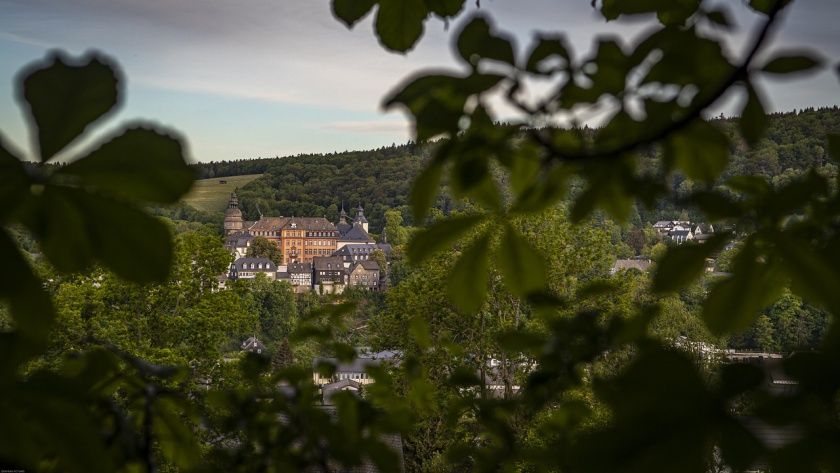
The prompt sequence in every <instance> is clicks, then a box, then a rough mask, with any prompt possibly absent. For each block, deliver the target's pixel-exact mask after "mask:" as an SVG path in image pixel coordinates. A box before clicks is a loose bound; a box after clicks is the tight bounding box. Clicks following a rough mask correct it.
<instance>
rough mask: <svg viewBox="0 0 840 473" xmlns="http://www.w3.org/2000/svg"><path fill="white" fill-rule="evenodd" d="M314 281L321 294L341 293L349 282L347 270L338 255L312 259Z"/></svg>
mask: <svg viewBox="0 0 840 473" xmlns="http://www.w3.org/2000/svg"><path fill="white" fill-rule="evenodd" d="M312 269H313V283H314V285H315V288H316V290H317V291H318V292H319V293H320V294H341V292H343V291H344V286H345V285H346V284H347V271H346V270H345V268H344V262H343V261H342V260H341V258H339V257H338V256H316V257H315V258H313V259H312Z"/></svg>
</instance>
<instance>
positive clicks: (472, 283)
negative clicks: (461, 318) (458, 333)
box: [447, 235, 490, 314]
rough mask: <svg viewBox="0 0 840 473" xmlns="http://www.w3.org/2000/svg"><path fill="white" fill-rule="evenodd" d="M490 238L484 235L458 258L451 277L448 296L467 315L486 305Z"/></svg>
mask: <svg viewBox="0 0 840 473" xmlns="http://www.w3.org/2000/svg"><path fill="white" fill-rule="evenodd" d="M489 244H490V236H489V235H484V236H482V237H481V238H479V239H478V240H476V241H475V242H474V243H473V244H472V245H470V246H469V247H468V248H467V249H466V250H464V252H463V253H462V254H461V257H460V258H458V261H457V262H456V263H455V266H454V267H453V268H452V272H451V273H450V275H449V285H448V286H447V294H448V295H449V299H450V300H452V302H453V303H454V304H455V306H456V307H457V308H458V309H459V310H460V311H462V312H464V313H465V314H473V313H475V312H476V311H478V309H480V308H481V306H482V304H484V299H485V298H486V296H487V277H488V272H489V268H488V264H487V247H488V246H489Z"/></svg>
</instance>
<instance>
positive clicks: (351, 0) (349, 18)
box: [332, 0, 377, 28]
mask: <svg viewBox="0 0 840 473" xmlns="http://www.w3.org/2000/svg"><path fill="white" fill-rule="evenodd" d="M376 1H377V0H333V2H332V12H333V16H335V17H336V18H338V19H339V20H341V22H342V23H344V24H345V25H347V27H348V28H352V27H353V25H355V24H356V22H358V21H359V20H361V19H362V18H364V16H365V15H367V14H368V12H370V10H371V9H373V6H374V5H376Z"/></svg>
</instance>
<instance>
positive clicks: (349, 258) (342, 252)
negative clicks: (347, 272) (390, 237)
mask: <svg viewBox="0 0 840 473" xmlns="http://www.w3.org/2000/svg"><path fill="white" fill-rule="evenodd" d="M376 250H382V252H383V253H384V254H385V257H386V258H389V257H390V256H391V245H389V244H388V243H375V244H373V245H369V244H360V243H353V244H349V245H344V246H342V247H341V248H339V249H338V250H337V251H336V252H335V253H333V254H332V256H338V257H340V258H341V260H342V261H344V267H345V268H349V267H350V266H351V265H353V263H357V262H359V261H367V260H369V259H370V257H371V255H372V254H373V252H374V251H376Z"/></svg>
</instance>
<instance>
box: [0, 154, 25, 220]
mask: <svg viewBox="0 0 840 473" xmlns="http://www.w3.org/2000/svg"><path fill="white" fill-rule="evenodd" d="M28 192H29V176H28V175H27V174H26V169H25V168H24V167H23V162H21V161H20V159H18V158H17V157H16V156H14V155H12V153H11V152H10V151H9V150H7V149H6V148H5V147H3V143H2V141H0V202H3V205H0V221H2V220H4V219H5V217H6V216H7V215H10V214H12V213H14V211H16V210H17V209H18V207H19V206H20V205H21V204H22V203H23V201H24V199H25V198H26V196H27V194H28Z"/></svg>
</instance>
